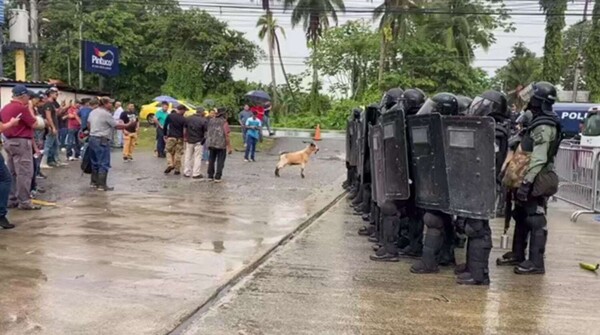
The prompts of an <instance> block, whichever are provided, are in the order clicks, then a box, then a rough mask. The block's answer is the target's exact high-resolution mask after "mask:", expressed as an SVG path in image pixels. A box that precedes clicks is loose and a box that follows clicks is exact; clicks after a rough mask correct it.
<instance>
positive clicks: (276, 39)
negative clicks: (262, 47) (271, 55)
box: [274, 34, 296, 114]
mask: <svg viewBox="0 0 600 335" xmlns="http://www.w3.org/2000/svg"><path fill="white" fill-rule="evenodd" d="M274 37H275V45H276V46H277V56H279V64H281V72H283V77H284V78H285V84H286V85H287V88H288V89H289V90H290V94H291V95H292V101H293V102H294V103H296V97H295V96H294V90H292V88H291V87H290V81H289V80H288V75H287V72H285V67H284V66H283V58H281V47H280V45H279V38H278V37H277V35H276V34H275V35H274ZM286 114H287V111H286Z"/></svg>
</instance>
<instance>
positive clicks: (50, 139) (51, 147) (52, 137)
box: [42, 87, 60, 169]
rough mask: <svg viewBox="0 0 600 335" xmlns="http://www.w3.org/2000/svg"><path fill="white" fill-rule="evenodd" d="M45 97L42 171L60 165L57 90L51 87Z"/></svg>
mask: <svg viewBox="0 0 600 335" xmlns="http://www.w3.org/2000/svg"><path fill="white" fill-rule="evenodd" d="M46 95H47V99H46V104H45V105H44V115H45V119H46V122H47V123H48V134H47V135H46V141H45V142H44V154H45V156H46V162H44V163H42V168H44V169H47V168H50V167H54V166H59V165H60V164H59V162H58V126H59V124H58V113H59V110H60V105H59V103H58V102H57V101H56V99H57V98H58V89H57V88H56V87H52V88H50V89H48V91H47V92H46Z"/></svg>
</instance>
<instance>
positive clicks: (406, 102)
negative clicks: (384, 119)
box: [400, 88, 425, 115]
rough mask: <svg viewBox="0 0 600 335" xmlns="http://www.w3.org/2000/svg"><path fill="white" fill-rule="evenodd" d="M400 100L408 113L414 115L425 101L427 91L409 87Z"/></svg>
mask: <svg viewBox="0 0 600 335" xmlns="http://www.w3.org/2000/svg"><path fill="white" fill-rule="evenodd" d="M400 101H401V102H402V107H403V108H404V112H405V113H406V115H414V114H417V112H418V111H419V109H420V108H421V107H422V106H423V104H424V103H425V93H423V91H421V90H420V89H418V88H409V89H408V90H406V91H404V94H402V97H401V98H400Z"/></svg>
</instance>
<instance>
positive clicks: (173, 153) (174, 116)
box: [164, 105, 188, 175]
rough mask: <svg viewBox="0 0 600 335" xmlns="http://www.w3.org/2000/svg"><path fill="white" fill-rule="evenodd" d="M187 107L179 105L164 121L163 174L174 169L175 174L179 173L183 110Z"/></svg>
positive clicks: (183, 121) (181, 150)
mask: <svg viewBox="0 0 600 335" xmlns="http://www.w3.org/2000/svg"><path fill="white" fill-rule="evenodd" d="M187 110H188V109H187V107H185V106H184V105H179V106H177V108H176V109H175V112H174V113H171V114H169V116H168V117H167V119H166V121H165V128H164V129H165V134H166V136H165V142H166V144H167V145H166V151H167V164H168V165H167V169H166V170H165V174H169V173H171V171H173V170H175V175H178V174H180V173H181V156H182V155H183V129H184V128H185V116H183V114H185V112H186V111H187Z"/></svg>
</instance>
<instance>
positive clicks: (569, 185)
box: [554, 142, 600, 222]
mask: <svg viewBox="0 0 600 335" xmlns="http://www.w3.org/2000/svg"><path fill="white" fill-rule="evenodd" d="M599 159H600V148H589V147H582V146H580V145H579V144H575V143H570V142H566V143H563V144H561V146H560V148H559V150H558V153H557V155H556V158H555V161H554V165H555V171H556V174H557V175H558V178H559V185H558V193H557V194H556V195H555V197H556V198H558V199H561V200H563V201H565V202H568V203H570V204H573V205H575V206H578V207H581V208H582V209H581V210H577V211H575V212H573V214H572V215H571V221H573V222H575V221H577V218H578V217H579V216H580V215H582V214H594V213H599V212H600V204H599V203H598V201H599V199H600V197H599V194H598V192H599V190H598V170H599V168H600V162H599Z"/></svg>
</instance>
